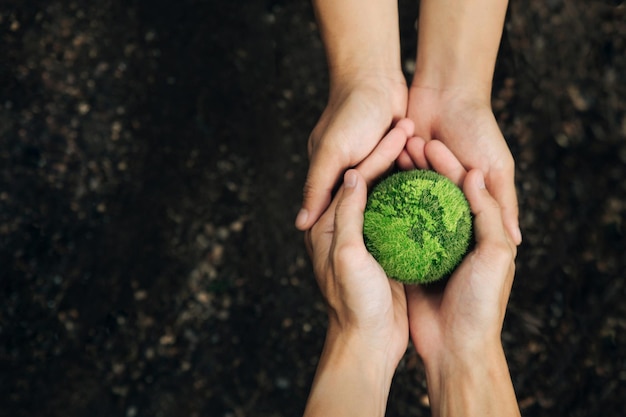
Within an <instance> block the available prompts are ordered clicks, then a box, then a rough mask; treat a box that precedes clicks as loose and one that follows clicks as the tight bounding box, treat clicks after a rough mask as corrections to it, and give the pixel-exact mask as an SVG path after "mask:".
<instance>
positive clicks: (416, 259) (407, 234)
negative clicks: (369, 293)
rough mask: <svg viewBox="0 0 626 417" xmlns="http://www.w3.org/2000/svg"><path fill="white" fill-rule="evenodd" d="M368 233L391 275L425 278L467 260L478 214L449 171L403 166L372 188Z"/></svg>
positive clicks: (367, 210) (421, 281)
mask: <svg viewBox="0 0 626 417" xmlns="http://www.w3.org/2000/svg"><path fill="white" fill-rule="evenodd" d="M363 234H364V237H365V245H366V246H367V249H368V250H369V251H370V253H371V254H372V255H373V256H374V258H375V259H376V260H377V261H378V263H380V265H381V266H382V267H383V269H384V270H385V272H386V273H387V275H388V276H389V277H391V278H393V279H395V280H397V281H400V282H403V283H405V284H425V283H429V282H433V281H437V280H439V279H441V278H443V277H445V276H446V275H448V274H449V273H450V272H452V271H453V270H454V268H456V266H457V265H458V264H459V263H460V262H461V260H462V259H463V256H465V254H466V253H467V250H468V247H469V242H470V239H471V236H472V216H471V213H470V208H469V204H468V202H467V199H466V198H465V195H464V194H463V192H462V191H461V190H460V189H459V187H457V186H456V185H455V184H454V183H453V182H452V181H450V180H449V179H447V178H446V177H444V176H443V175H440V174H437V173H436V172H434V171H424V170H413V171H402V172H398V173H396V174H393V175H391V176H389V177H387V178H385V179H384V180H383V181H381V182H380V183H379V184H378V185H377V186H376V187H374V189H373V190H372V192H371V194H370V196H369V197H368V200H367V206H366V208H365V219H364V224H363Z"/></svg>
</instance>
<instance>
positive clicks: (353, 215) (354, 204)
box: [335, 169, 367, 248]
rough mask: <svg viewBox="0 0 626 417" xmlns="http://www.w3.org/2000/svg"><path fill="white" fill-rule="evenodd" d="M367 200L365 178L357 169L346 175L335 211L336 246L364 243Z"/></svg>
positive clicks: (349, 171)
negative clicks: (364, 219) (364, 217)
mask: <svg viewBox="0 0 626 417" xmlns="http://www.w3.org/2000/svg"><path fill="white" fill-rule="evenodd" d="M366 202H367V186H366V184H365V179H364V178H363V177H362V176H361V174H360V173H359V172H358V171H357V170H355V169H351V170H348V171H347V172H346V173H345V175H344V183H343V192H342V194H341V197H340V199H339V202H338V204H337V209H336V211H335V248H345V247H346V246H348V247H352V245H354V244H356V245H358V246H359V247H364V246H365V245H364V243H363V212H364V210H365V204H366Z"/></svg>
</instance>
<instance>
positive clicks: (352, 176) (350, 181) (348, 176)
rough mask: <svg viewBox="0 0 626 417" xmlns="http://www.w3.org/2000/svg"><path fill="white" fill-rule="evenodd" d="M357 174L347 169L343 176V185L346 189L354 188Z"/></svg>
mask: <svg viewBox="0 0 626 417" xmlns="http://www.w3.org/2000/svg"><path fill="white" fill-rule="evenodd" d="M357 175H358V174H357V172H356V170H354V169H349V170H348V171H346V173H345V174H344V176H343V185H344V186H345V187H346V188H355V187H356V185H357V181H358V177H357Z"/></svg>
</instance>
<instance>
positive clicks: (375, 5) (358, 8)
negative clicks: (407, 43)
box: [313, 0, 402, 83]
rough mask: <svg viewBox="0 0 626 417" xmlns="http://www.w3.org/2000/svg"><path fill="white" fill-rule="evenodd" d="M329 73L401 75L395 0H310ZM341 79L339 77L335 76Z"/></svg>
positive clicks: (340, 75) (345, 75) (339, 74)
mask: <svg viewBox="0 0 626 417" xmlns="http://www.w3.org/2000/svg"><path fill="white" fill-rule="evenodd" d="M313 6H314V8H315V14H316V17H317V22H318V25H319V29H320V33H321V37H322V41H323V43H324V47H325V50H326V56H327V61H328V66H329V71H330V76H331V83H332V82H333V81H335V80H337V79H344V78H349V77H350V78H351V77H354V76H361V75H364V76H368V75H379V74H381V73H383V74H391V76H392V77H398V76H400V77H401V76H402V71H401V67H400V35H399V27H398V4H397V1H396V0H313ZM338 81H341V80H338Z"/></svg>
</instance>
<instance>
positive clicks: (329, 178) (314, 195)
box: [295, 148, 347, 230]
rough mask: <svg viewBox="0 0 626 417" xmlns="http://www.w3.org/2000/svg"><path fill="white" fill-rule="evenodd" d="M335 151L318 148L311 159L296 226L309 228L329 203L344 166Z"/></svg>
mask: <svg viewBox="0 0 626 417" xmlns="http://www.w3.org/2000/svg"><path fill="white" fill-rule="evenodd" d="M344 165H345V163H344V161H343V160H342V159H341V157H340V156H339V155H338V153H337V152H329V151H326V148H324V149H320V150H319V151H318V152H317V153H315V154H314V156H313V158H312V159H311V165H310V167H309V171H308V173H307V178H306V181H305V184H304V198H303V201H302V208H301V209H300V211H299V212H298V215H297V217H296V222H295V223H296V227H297V228H298V229H300V230H307V229H309V228H310V227H311V226H312V225H313V224H315V222H316V221H317V220H318V219H319V217H320V216H321V215H322V213H323V212H324V210H326V208H327V207H328V205H329V204H330V201H331V199H332V193H333V190H334V189H335V187H336V185H337V183H338V182H339V178H340V177H341V173H342V172H343V170H344V169H345V168H347V167H346V166H344Z"/></svg>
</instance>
